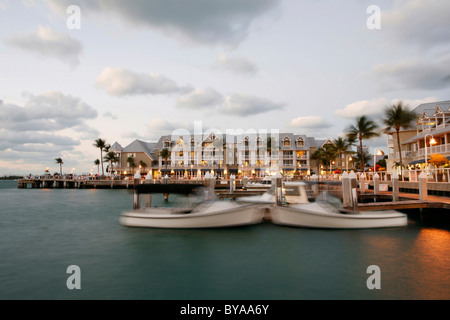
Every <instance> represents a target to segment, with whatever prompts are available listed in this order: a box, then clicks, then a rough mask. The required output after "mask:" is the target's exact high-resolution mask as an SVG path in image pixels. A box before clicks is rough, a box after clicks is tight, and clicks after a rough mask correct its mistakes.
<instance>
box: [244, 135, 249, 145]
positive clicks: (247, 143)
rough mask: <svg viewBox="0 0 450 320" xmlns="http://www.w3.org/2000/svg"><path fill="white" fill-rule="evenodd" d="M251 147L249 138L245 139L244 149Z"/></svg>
mask: <svg viewBox="0 0 450 320" xmlns="http://www.w3.org/2000/svg"><path fill="white" fill-rule="evenodd" d="M248 146H249V142H248V137H245V138H244V147H248Z"/></svg>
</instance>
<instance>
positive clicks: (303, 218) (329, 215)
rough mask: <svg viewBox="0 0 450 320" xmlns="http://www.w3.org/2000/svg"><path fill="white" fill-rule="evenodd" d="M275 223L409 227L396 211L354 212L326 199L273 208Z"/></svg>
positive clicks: (352, 227) (405, 218) (323, 225)
mask: <svg viewBox="0 0 450 320" xmlns="http://www.w3.org/2000/svg"><path fill="white" fill-rule="evenodd" d="M270 217H271V221H272V223H274V224H278V225H285V226H293V227H306V228H328V229H366V228H388V227H403V226H406V225H407V223H408V221H407V216H406V215H405V214H403V213H400V212H398V211H395V210H386V211H369V212H356V213H355V212H353V211H349V210H344V209H342V208H337V207H336V206H334V205H332V204H330V203H327V202H311V203H307V204H294V205H289V206H273V207H271V208H270Z"/></svg>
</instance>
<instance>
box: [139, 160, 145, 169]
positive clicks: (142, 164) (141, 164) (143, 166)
mask: <svg viewBox="0 0 450 320" xmlns="http://www.w3.org/2000/svg"><path fill="white" fill-rule="evenodd" d="M139 165H140V166H141V167H142V168H144V171H145V167H147V164H146V163H145V162H144V161H142V160H141V161H139Z"/></svg>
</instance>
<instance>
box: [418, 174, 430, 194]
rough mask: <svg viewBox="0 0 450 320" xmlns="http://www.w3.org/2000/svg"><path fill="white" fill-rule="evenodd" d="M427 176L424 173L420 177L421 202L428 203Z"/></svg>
mask: <svg viewBox="0 0 450 320" xmlns="http://www.w3.org/2000/svg"><path fill="white" fill-rule="evenodd" d="M427 180H428V179H427V174H426V173H425V172H424V171H422V173H421V174H420V175H419V195H420V200H422V201H426V200H428V185H427V183H428V181H427Z"/></svg>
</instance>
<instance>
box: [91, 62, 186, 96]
mask: <svg viewBox="0 0 450 320" xmlns="http://www.w3.org/2000/svg"><path fill="white" fill-rule="evenodd" d="M96 85H97V87H99V88H101V89H103V90H105V91H106V92H107V93H108V94H110V95H112V96H119V97H120V96H131V95H147V94H151V95H158V94H173V93H184V92H189V91H191V90H192V87H189V86H186V87H180V86H178V84H177V83H176V82H175V81H173V80H171V79H169V78H167V77H165V76H163V75H160V74H158V73H136V72H133V71H129V70H126V69H123V68H110V67H108V68H105V69H103V71H102V72H101V74H100V75H99V76H98V77H97V80H96Z"/></svg>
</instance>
